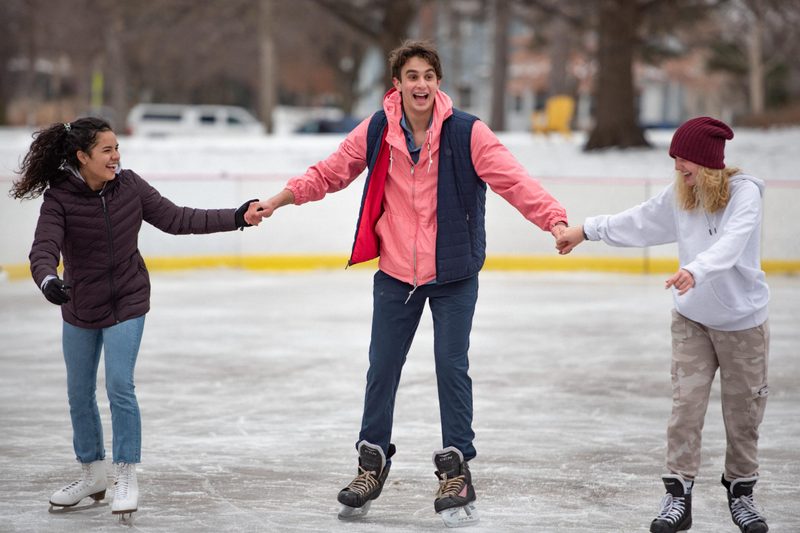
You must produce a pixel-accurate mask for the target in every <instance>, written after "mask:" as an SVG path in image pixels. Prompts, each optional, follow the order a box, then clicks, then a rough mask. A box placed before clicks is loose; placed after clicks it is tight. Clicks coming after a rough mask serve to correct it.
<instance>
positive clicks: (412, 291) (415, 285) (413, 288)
mask: <svg viewBox="0 0 800 533" xmlns="http://www.w3.org/2000/svg"><path fill="white" fill-rule="evenodd" d="M416 290H417V282H416V281H414V286H413V287H412V288H411V290H410V291H408V298H406V301H405V302H403V305H405V304H407V303H408V301H409V300H410V299H411V297H412V296H414V291H416Z"/></svg>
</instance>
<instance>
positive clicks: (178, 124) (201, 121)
mask: <svg viewBox="0 0 800 533" xmlns="http://www.w3.org/2000/svg"><path fill="white" fill-rule="evenodd" d="M126 131H127V133H128V134H129V135H143V136H148V137H164V136H168V135H192V136H194V135H263V134H264V125H263V124H262V123H260V122H259V121H258V120H256V118H255V117H254V116H253V115H251V114H250V113H249V112H248V111H247V110H246V109H244V108H242V107H236V106H224V105H183V104H137V105H135V106H134V107H133V109H131V112H130V113H129V114H128V120H127V129H126Z"/></svg>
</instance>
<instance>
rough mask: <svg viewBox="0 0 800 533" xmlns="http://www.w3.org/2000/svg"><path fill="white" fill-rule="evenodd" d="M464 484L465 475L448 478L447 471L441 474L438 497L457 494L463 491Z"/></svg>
mask: <svg viewBox="0 0 800 533" xmlns="http://www.w3.org/2000/svg"><path fill="white" fill-rule="evenodd" d="M463 486H464V475H463V474H462V475H460V476H456V477H451V478H449V479H448V478H447V474H446V473H444V472H443V473H441V474H439V492H437V493H436V497H437V498H442V497H445V496H456V495H457V494H458V493H459V492H461V488H462V487H463Z"/></svg>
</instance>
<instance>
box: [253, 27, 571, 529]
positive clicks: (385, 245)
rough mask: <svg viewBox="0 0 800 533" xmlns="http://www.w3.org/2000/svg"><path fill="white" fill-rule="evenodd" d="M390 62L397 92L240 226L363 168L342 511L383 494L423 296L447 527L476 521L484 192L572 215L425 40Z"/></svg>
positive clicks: (556, 221) (553, 216)
mask: <svg viewBox="0 0 800 533" xmlns="http://www.w3.org/2000/svg"><path fill="white" fill-rule="evenodd" d="M389 64H390V67H391V72H392V82H393V85H394V87H393V88H392V89H391V90H390V91H389V92H387V93H386V95H385V96H384V100H383V109H382V110H381V111H379V112H377V113H375V114H374V115H373V116H372V117H371V118H368V119H366V120H364V121H363V122H362V123H361V124H360V125H359V126H358V127H356V129H355V130H354V131H353V132H351V133H350V134H349V135H348V136H347V138H346V139H345V140H344V141H343V142H342V144H341V145H340V146H339V148H338V150H337V151H336V152H335V153H333V154H332V155H331V156H329V157H328V158H327V159H326V160H324V161H321V162H319V163H317V164H316V165H314V166H312V167H311V168H309V169H308V170H307V171H306V173H305V174H304V175H302V176H299V177H296V178H293V179H291V180H289V182H288V183H287V184H286V188H285V189H284V190H283V191H281V192H280V193H278V194H277V195H275V196H273V197H272V198H270V199H269V200H266V201H264V202H260V203H258V204H253V205H252V206H251V208H250V210H249V211H248V213H247V215H246V220H247V221H248V222H249V223H251V224H258V223H259V222H260V221H261V219H262V218H263V217H268V216H271V215H272V213H273V212H274V211H275V209H277V208H279V207H281V206H284V205H288V204H290V203H294V204H296V205H300V204H303V203H306V202H309V201H314V200H320V199H322V198H323V197H324V196H325V195H326V194H327V193H331V192H335V191H338V190H341V189H343V188H344V187H346V186H347V185H349V184H350V183H351V182H352V181H353V180H355V179H356V178H357V177H358V176H359V174H361V172H362V171H363V170H364V169H365V168H369V173H368V175H367V183H366V185H365V188H364V196H363V199H362V203H361V210H360V213H359V219H358V223H357V229H356V237H355V242H354V244H353V250H352V254H351V257H350V261H349V264H355V263H359V262H362V261H367V260H369V259H372V258H375V257H378V256H379V257H380V259H379V263H378V271H377V272H376V274H375V279H374V290H373V318H372V338H371V342H370V348H369V370H368V372H367V386H366V393H365V398H364V411H363V417H362V421H361V431H360V433H359V437H358V440H357V442H356V448H357V450H358V454H359V465H358V475H357V476H356V477H355V479H354V480H353V481H352V482H351V483H350V484H349V485H348V486H347V487H345V488H344V489H342V490H341V491H340V492H339V496H338V500H339V502H340V503H341V504H342V505H343V507H342V511H341V512H340V514H339V517H340V518H352V517H356V516H363V515H364V514H365V513H366V512H367V510H368V509H369V505H370V502H371V501H372V500H374V499H375V498H377V497H378V496H379V495H380V493H381V490H382V489H383V485H384V482H385V481H386V476H387V475H388V472H389V467H390V464H391V460H390V459H391V457H392V455H393V454H394V450H395V446H394V444H391V434H392V417H393V413H394V401H395V396H396V394H397V388H398V385H399V382H400V373H401V370H402V367H403V363H404V362H405V359H406V355H407V353H408V350H409V348H410V346H411V342H412V340H413V338H414V334H415V332H416V329H417V325H418V324H419V320H420V317H421V315H422V312H423V309H424V307H425V304H426V302H427V303H428V305H429V306H430V309H431V314H432V315H433V324H434V359H435V364H436V377H437V385H438V395H439V409H440V416H441V425H442V449H441V450H438V451H436V452H434V454H433V461H434V464H435V465H436V468H437V475H438V477H439V493H438V494H437V497H436V500H435V502H434V508H435V510H436V512H437V513H440V514H441V515H442V518H443V519H444V520H445V522H446V523H447V524H448V525H458V524H460V523H463V522H465V521H467V522H468V521H475V520H477V514H476V513H475V512H474V506H473V503H472V502H473V501H474V500H475V490H474V488H473V486H472V480H471V475H470V471H469V466H468V462H469V461H470V460H471V459H473V458H474V457H475V455H476V451H475V447H474V446H473V438H474V435H475V434H474V432H473V430H472V381H471V379H470V377H469V374H468V368H469V359H468V353H467V352H468V348H469V336H470V330H471V329H472V317H473V314H474V311H475V304H476V302H477V298H478V272H479V271H480V269H481V267H482V266H483V262H484V259H485V255H486V252H485V247H486V230H485V227H484V213H485V201H486V186H487V184H488V186H489V187H491V188H492V190H493V191H495V192H496V193H498V194H500V195H501V196H502V197H503V198H504V199H505V200H507V201H508V202H509V203H511V204H512V205H513V206H514V207H516V208H517V210H519V211H520V213H521V214H522V215H523V216H524V217H525V218H526V219H528V220H529V221H531V222H532V223H534V224H535V225H537V226H538V227H540V228H541V229H543V230H545V231H549V232H551V233H552V234H553V236H554V237H556V238H557V237H558V236H560V235H561V233H562V232H563V230H564V228H565V227H566V224H567V216H566V213H565V211H564V209H563V208H562V207H561V205H560V204H559V203H558V202H557V201H556V200H555V199H554V198H553V197H552V196H551V195H550V194H549V193H547V192H546V191H545V190H544V189H543V188H542V187H541V186H540V185H539V183H538V182H537V181H536V180H534V179H533V178H531V177H530V176H529V175H528V173H527V172H526V170H525V169H524V168H523V167H522V166H521V165H520V164H519V162H518V161H517V160H516V159H515V158H514V157H513V156H512V155H511V153H510V152H509V151H508V150H507V149H506V148H505V147H504V146H503V145H502V144H501V143H500V141H499V140H498V139H497V137H496V136H495V135H494V133H492V131H491V130H490V129H489V128H488V127H487V126H486V125H485V124H484V123H483V122H481V121H479V120H478V119H477V118H476V117H474V116H472V115H468V114H466V113H464V112H461V111H459V110H457V109H454V108H453V103H452V101H451V100H450V98H449V97H448V96H447V95H446V94H445V93H444V92H442V91H441V90H439V85H440V84H441V80H442V67H441V63H440V60H439V55H438V53H437V52H436V50H435V49H434V48H433V47H432V46H430V45H429V44H427V43H425V42H420V41H407V42H405V43H404V44H403V45H402V46H401V47H399V48H397V49H396V50H394V51H393V52H392V53H391V55H390V57H389Z"/></svg>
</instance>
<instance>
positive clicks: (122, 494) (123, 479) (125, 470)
mask: <svg viewBox="0 0 800 533" xmlns="http://www.w3.org/2000/svg"><path fill="white" fill-rule="evenodd" d="M130 479H131V469H130V465H128V464H121V465H119V467H118V470H117V481H116V483H115V485H116V487H115V490H114V498H123V499H124V498H127V497H128V484H129V483H130Z"/></svg>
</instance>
